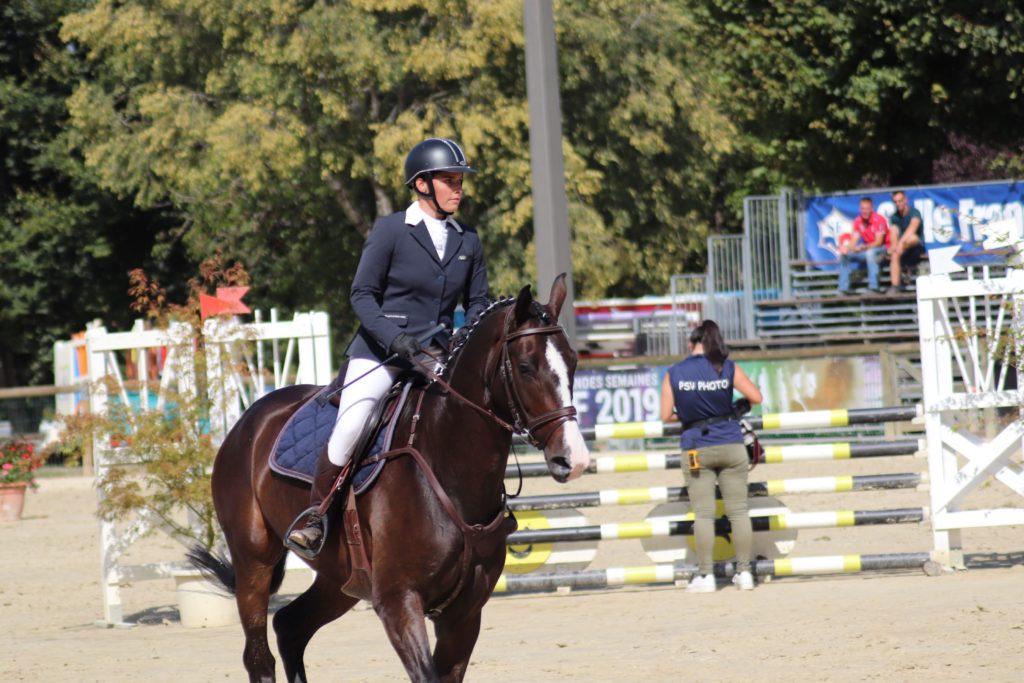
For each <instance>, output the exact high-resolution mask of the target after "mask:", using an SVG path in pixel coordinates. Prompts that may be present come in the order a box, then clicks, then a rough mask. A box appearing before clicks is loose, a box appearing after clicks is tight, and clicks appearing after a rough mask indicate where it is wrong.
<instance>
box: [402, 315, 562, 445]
mask: <svg viewBox="0 0 1024 683" xmlns="http://www.w3.org/2000/svg"><path fill="white" fill-rule="evenodd" d="M513 308H514V307H509V310H508V313H506V314H505V322H504V328H503V332H502V338H501V358H500V359H499V360H498V363H497V365H496V370H494V371H491V372H490V373H489V375H490V377H492V378H493V377H494V374H495V372H497V373H498V374H499V375H500V377H501V385H502V386H503V387H504V388H505V398H506V401H507V403H508V409H509V412H510V413H512V423H511V424H510V423H508V422H506V421H505V420H502V419H501V418H500V417H498V416H497V415H495V414H494V411H491V410H488V409H486V408H484V407H483V406H480V405H477V404H476V403H474V402H473V401H471V400H469V399H468V398H466V397H465V396H463V395H462V394H460V393H459V392H458V391H456V390H455V389H454V388H453V387H452V385H451V384H449V383H448V382H446V381H445V380H443V379H442V378H441V377H440V376H439V375H438V374H437V373H435V372H434V371H433V370H432V369H431V368H429V367H428V366H427V365H426V364H425V363H423V362H422V361H419V360H414V361H413V362H414V363H415V364H416V365H417V366H418V367H419V368H420V369H421V370H422V371H423V372H424V373H425V374H426V375H427V377H428V378H429V379H430V380H431V381H432V382H435V383H437V384H438V385H439V386H441V387H442V388H443V389H444V390H445V391H446V392H447V393H450V394H451V395H453V396H455V398H457V399H459V400H460V401H462V402H463V403H465V404H466V405H468V406H469V407H471V408H473V409H474V410H476V411H477V412H479V413H481V414H482V415H485V416H487V417H488V418H490V419H491V420H492V421H493V422H495V423H497V424H498V425H499V426H500V427H502V428H503V429H505V430H506V431H509V432H511V433H513V434H522V435H523V436H525V437H526V439H527V440H528V441H529V442H530V444H531V445H532V446H533V447H534V448H536V449H537V450H540V451H543V450H544V449H545V448H546V447H547V444H548V441H550V440H551V437H552V435H553V434H554V433H555V431H556V430H557V429H558V427H559V426H560V425H562V424H564V423H566V422H569V421H570V420H575V419H576V407H575V406H573V405H567V406H563V407H561V408H556V409H555V410H549V411H548V412H546V413H544V414H542V415H538V416H537V417H533V418H531V417H530V416H529V413H527V411H526V406H525V404H524V402H523V399H522V395H521V392H520V390H519V386H518V384H517V383H516V373H514V372H512V357H511V355H510V354H509V347H510V346H511V345H512V342H513V341H515V340H516V339H520V338H522V337H529V336H533V335H550V334H561V335H563V336H564V335H565V330H564V329H563V328H562V326H561V325H544V326H542V327H531V328H527V329H525V330H516V331H512V322H513V320H514V310H513ZM542 429H543V433H542V432H541V430H542ZM540 436H543V438H540Z"/></svg>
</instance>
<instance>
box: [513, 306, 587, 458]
mask: <svg viewBox="0 0 1024 683" xmlns="http://www.w3.org/2000/svg"><path fill="white" fill-rule="evenodd" d="M514 309H515V306H510V307H509V310H508V313H506V314H505V324H504V328H503V334H502V340H501V359H500V360H499V362H498V372H499V374H500V375H501V383H502V386H504V387H505V396H506V398H507V400H508V409H509V412H511V413H512V427H513V432H514V433H517V434H524V435H525V436H526V439H527V440H528V441H529V442H530V444H532V445H533V447H534V448H536V449H538V450H541V451H542V450H544V448H545V447H546V446H547V443H548V441H549V440H550V439H551V436H552V435H553V434H554V433H555V431H556V430H557V429H558V427H559V426H560V425H562V424H564V423H566V422H568V421H570V420H575V419H576V408H575V406H572V405H568V406H563V407H561V408H556V409H555V410H549V411H548V412H546V413H544V414H543V415H538V416H537V417H533V418H531V417H530V416H529V414H528V413H527V411H526V406H525V404H524V403H523V398H522V395H521V393H520V391H519V386H518V385H517V384H516V375H515V373H514V372H512V357H511V355H509V352H508V350H509V347H510V346H511V345H512V342H513V341H515V340H516V339H520V338H522V337H529V336H533V335H550V334H561V335H562V336H565V330H564V329H562V326H561V325H544V326H543V327H531V328H528V329H525V330H517V331H515V332H513V331H512V322H513V320H514V319H515V311H514Z"/></svg>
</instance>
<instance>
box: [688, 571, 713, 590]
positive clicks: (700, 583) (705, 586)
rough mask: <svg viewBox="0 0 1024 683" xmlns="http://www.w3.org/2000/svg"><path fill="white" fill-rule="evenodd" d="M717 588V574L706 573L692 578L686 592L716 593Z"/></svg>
mask: <svg viewBox="0 0 1024 683" xmlns="http://www.w3.org/2000/svg"><path fill="white" fill-rule="evenodd" d="M716 588H718V584H716V583H715V575H714V574H705V575H703V576H695V577H693V578H692V579H690V583H689V584H688V585H687V586H686V592H687V593H714V592H715V589H716Z"/></svg>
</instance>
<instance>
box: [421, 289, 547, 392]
mask: <svg viewBox="0 0 1024 683" xmlns="http://www.w3.org/2000/svg"><path fill="white" fill-rule="evenodd" d="M515 302H516V297H514V296H501V297H498V298H497V299H492V300H491V302H490V303H488V304H487V308H485V309H484V311H483V312H482V313H481V314H480V316H479V317H477V318H476V319H475V320H471V321H469V322H467V323H466V324H465V325H463V326H462V327H460V328H459V330H458V331H457V332H456V333H455V336H454V337H453V343H452V348H451V350H450V351H449V352H448V356H447V357H446V358H445V359H444V363H443V365H444V369H443V370H442V371H441V377H442V378H443V379H444V380H446V381H447V380H449V379H450V377H449V375H450V374H451V370H452V368H454V367H455V361H456V360H457V359H458V357H459V354H460V353H461V352H462V349H464V348H465V346H466V344H467V343H468V342H469V340H470V338H471V337H472V336H473V333H474V332H476V331H477V330H478V329H479V328H480V325H481V324H482V323H483V322H484V320H486V319H487V318H489V317H490V316H491V315H493V314H494V313H495V312H496V311H498V310H504V309H506V308H508V307H509V306H511V305H513V304H514V303H515ZM532 308H533V312H534V313H535V314H536V315H537V317H538V318H540V319H541V320H542V321H543V322H544V324H545V325H548V324H550V322H551V321H550V317H549V316H548V312H547V309H546V308H545V307H544V306H542V305H541V304H539V303H537V301H536V300H533V301H532Z"/></svg>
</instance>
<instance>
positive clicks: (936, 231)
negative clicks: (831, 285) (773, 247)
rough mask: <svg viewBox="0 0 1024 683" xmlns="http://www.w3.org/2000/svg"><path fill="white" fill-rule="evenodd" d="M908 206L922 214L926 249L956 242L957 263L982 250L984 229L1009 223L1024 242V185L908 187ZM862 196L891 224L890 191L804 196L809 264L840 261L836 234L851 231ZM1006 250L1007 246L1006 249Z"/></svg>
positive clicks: (1006, 183)
mask: <svg viewBox="0 0 1024 683" xmlns="http://www.w3.org/2000/svg"><path fill="white" fill-rule="evenodd" d="M905 192H906V193H907V199H908V200H909V201H910V204H911V206H913V207H914V208H915V209H917V210H918V211H920V212H921V222H922V228H921V234H922V236H923V241H924V243H925V247H926V248H928V249H937V248H941V247H949V246H953V245H955V244H959V245H960V247H961V251H960V254H963V255H964V257H961V256H960V255H959V254H958V255H957V260H958V261H963V262H967V261H968V260H970V255H971V252H978V251H981V250H982V249H983V247H982V244H981V243H982V241H983V240H984V235H983V234H982V231H983V229H984V225H985V224H987V223H989V222H995V221H1001V220H1006V221H1011V222H1012V223H1013V224H1014V225H1015V226H1016V233H1015V235H1011V238H1010V239H1011V241H1013V240H1019V239H1022V238H1024V183H1021V182H1017V181H1012V182H999V183H984V184H979V185H949V186H944V187H939V186H935V187H925V188H908V189H906V190H905ZM861 197H870V198H871V199H872V200H873V201H874V203H875V211H877V212H878V213H880V214H882V215H883V216H885V218H886V220H889V218H890V216H892V215H893V213H895V211H896V205H895V204H893V201H892V195H891V192H889V191H886V192H866V193H864V194H844V195H819V196H812V197H808V198H807V200H806V205H805V213H804V217H805V219H806V220H805V223H804V225H805V232H804V253H805V255H806V258H807V260H809V261H835V260H836V259H838V258H839V253H838V251H837V249H836V241H837V239H838V238H839V235H841V234H843V233H844V232H851V231H852V230H853V220H854V219H855V218H856V217H857V215H858V214H859V212H860V208H859V203H860V199H861ZM1007 246H1008V245H1007Z"/></svg>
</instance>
